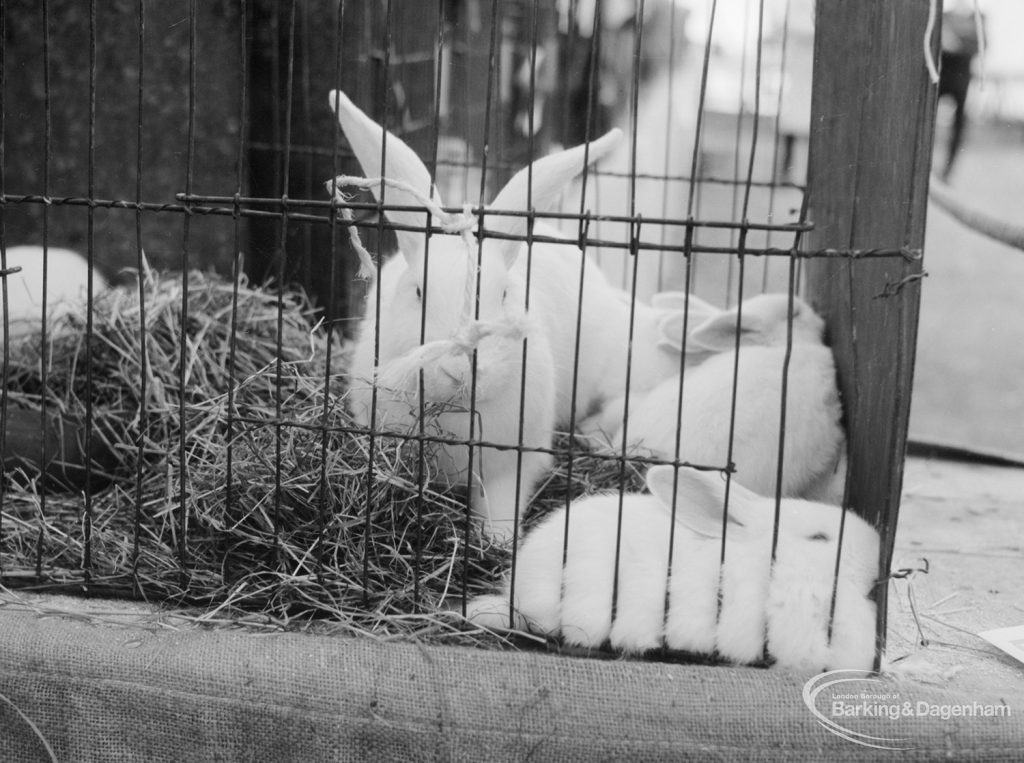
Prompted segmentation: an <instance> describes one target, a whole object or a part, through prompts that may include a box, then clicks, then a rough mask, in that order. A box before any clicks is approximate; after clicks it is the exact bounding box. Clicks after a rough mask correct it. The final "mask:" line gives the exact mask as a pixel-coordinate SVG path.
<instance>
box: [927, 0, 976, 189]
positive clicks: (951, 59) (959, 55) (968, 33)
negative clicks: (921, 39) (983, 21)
mask: <svg viewBox="0 0 1024 763" xmlns="http://www.w3.org/2000/svg"><path fill="white" fill-rule="evenodd" d="M980 47H981V42H980V40H979V21H978V19H977V18H976V17H975V8H974V4H973V3H972V2H968V1H967V0H959V1H958V2H956V3H954V4H953V7H951V8H950V9H948V10H947V11H945V12H944V13H943V14H942V60H941V67H940V69H939V96H938V97H939V99H940V100H941V99H942V98H944V97H946V96H948V97H950V98H952V99H953V124H952V126H951V128H950V131H949V138H948V140H947V142H946V157H945V161H944V163H943V166H942V173H941V176H942V179H943V181H946V182H948V181H949V176H950V174H951V173H952V172H953V165H954V163H955V162H956V157H957V153H958V152H959V151H960V145H961V144H962V143H963V139H964V130H965V128H966V126H967V91H968V89H969V88H970V85H971V77H972V67H973V64H974V58H975V56H977V55H978V50H979V49H980Z"/></svg>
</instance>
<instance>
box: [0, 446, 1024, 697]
mask: <svg viewBox="0 0 1024 763" xmlns="http://www.w3.org/2000/svg"><path fill="white" fill-rule="evenodd" d="M1022 493H1024V469H1015V468H1003V467H994V466H983V465H977V464H965V463H957V462H952V461H943V460H933V459H926V458H911V459H908V461H907V465H906V471H905V476H904V499H903V504H902V508H901V514H900V524H899V530H898V532H897V537H896V552H895V555H894V558H893V569H894V570H900V569H907V570H917V572H914V573H912V574H911V575H909V576H908V577H906V578H904V579H900V580H897V581H895V582H894V583H893V584H892V586H891V587H890V594H889V597H890V598H889V606H890V610H889V633H888V649H887V660H888V664H889V665H890V666H891V668H892V669H893V670H894V672H896V673H897V674H899V675H901V676H902V677H905V678H907V679H910V680H916V681H920V682H925V683H930V684H937V685H941V686H942V687H944V688H945V689H948V690H951V691H955V692H957V693H958V694H964V695H968V696H969V695H971V694H975V693H981V694H984V695H989V694H992V693H993V692H996V693H998V692H1006V693H1009V694H1010V695H1014V696H1022V697H1024V664H1022V663H1019V662H1017V661H1015V660H1014V659H1013V658H1012V657H1010V656H1009V655H1006V654H1004V653H1003V652H1001V651H999V650H998V649H997V648H996V647H994V646H992V645H991V644H989V643H988V642H986V641H984V640H983V639H981V638H980V637H978V636H977V633H979V632H980V631H985V630H989V629H995V628H1004V627H1010V626H1015V625H1024V565H1022V564H1021V561H1022V559H1024V547H1022V539H1024V511H1022V507H1021V504H1020V502H1019V496H1020V495H1021V494H1022ZM923 560H927V563H925V562H924V561H923ZM925 567H927V572H926V573H925V572H922V571H921V570H922V569H923V568H925ZM4 610H7V611H12V610H29V611H35V612H36V613H37V614H39V615H40V616H42V617H65V616H66V617H71V618H75V619H78V620H82V621H87V622H94V623H97V624H101V625H104V624H106V625H117V626H122V625H126V624H132V623H134V624H138V623H139V622H140V621H141V622H143V623H149V624H152V625H154V626H159V627H166V628H175V629H187V628H189V627H191V623H193V622H195V620H193V619H192V618H190V617H187V616H180V615H181V612H176V613H171V614H168V613H167V612H165V611H162V610H160V609H159V608H156V607H150V606H148V605H145V604H139V603H131V602H124V601H111V600H103V599H82V598H76V597H73V596H56V595H42V594H31V593H26V592H19V591H14V592H11V591H6V590H2V591H0V615H2V613H3V611H4ZM202 622H203V623H204V625H206V626H209V625H211V624H212V625H213V626H215V627H216V626H224V627H232V628H234V627H245V628H248V629H254V630H267V631H272V630H275V629H276V627H275V626H273V625H272V624H268V623H264V622H262V621H261V620H260V619H259V618H252V619H250V620H247V621H244V622H237V621H232V620H230V619H229V618H227V617H225V618H223V619H219V618H217V617H212V618H211V617H204V618H203V620H202ZM1022 710H1024V708H1022Z"/></svg>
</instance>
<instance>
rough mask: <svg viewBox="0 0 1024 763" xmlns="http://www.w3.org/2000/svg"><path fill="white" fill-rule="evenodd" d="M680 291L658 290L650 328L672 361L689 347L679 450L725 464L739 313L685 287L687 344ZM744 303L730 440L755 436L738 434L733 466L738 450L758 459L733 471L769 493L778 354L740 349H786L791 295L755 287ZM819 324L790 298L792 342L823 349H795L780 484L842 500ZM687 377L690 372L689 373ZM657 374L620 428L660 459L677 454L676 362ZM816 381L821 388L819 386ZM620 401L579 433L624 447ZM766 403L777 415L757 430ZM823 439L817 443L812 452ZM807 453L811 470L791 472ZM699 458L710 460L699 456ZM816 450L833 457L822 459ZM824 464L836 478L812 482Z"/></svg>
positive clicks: (827, 359)
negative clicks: (755, 291) (733, 435)
mask: <svg viewBox="0 0 1024 763" xmlns="http://www.w3.org/2000/svg"><path fill="white" fill-rule="evenodd" d="M685 297H686V295H685V293H683V292H663V293H661V294H658V295H656V296H655V297H654V298H653V299H652V304H653V305H654V306H655V307H656V309H658V311H659V315H660V317H659V318H658V329H657V332H658V335H659V337H660V338H659V341H658V345H659V348H660V349H662V350H665V351H666V352H671V351H672V350H675V354H674V356H673V357H675V358H677V359H678V357H679V355H678V353H679V351H681V350H683V349H685V351H686V363H685V369H686V370H685V373H686V377H685V381H684V384H683V388H684V394H685V397H684V412H683V418H684V419H685V420H687V421H686V423H684V429H683V435H684V445H683V448H682V453H683V454H684V455H682V456H681V457H682V458H683V459H684V460H689V461H691V462H692V463H705V464H712V463H714V464H716V465H720V466H724V465H725V455H726V444H727V442H728V440H727V436H728V428H727V427H728V420H729V419H728V416H729V410H730V407H731V395H732V358H733V357H734V355H733V353H732V351H733V350H735V347H736V331H737V320H738V318H739V317H740V313H739V311H738V310H737V308H735V307H734V308H732V309H730V310H720V309H718V308H716V307H713V306H712V305H710V304H708V303H706V302H703V301H702V300H700V299H698V298H696V297H694V296H693V295H690V297H689V316H690V317H689V319H688V321H687V322H686V323H685V326H686V328H687V339H686V343H685V348H684V345H683V341H682V336H683V327H684V313H683V309H684V306H685V302H684V299H685ZM742 307H743V310H742V323H741V325H740V328H739V338H740V345H741V347H743V350H741V352H740V359H741V374H740V389H739V390H738V393H737V394H738V400H740V401H741V402H738V410H737V420H738V421H742V422H743V425H742V426H740V427H739V428H738V430H737V432H738V434H737V439H738V438H739V437H740V433H743V432H747V431H749V432H750V434H749V437H750V438H752V439H748V440H745V441H743V442H742V443H741V444H740V447H739V448H738V449H737V451H736V452H734V454H733V455H734V460H735V461H736V463H737V465H740V464H741V461H740V460H738V458H740V457H742V458H743V459H744V460H745V461H751V459H754V458H755V456H757V454H760V456H759V457H758V458H757V460H756V461H751V462H750V463H746V464H744V465H743V469H741V471H743V475H742V476H738V478H739V480H740V482H742V483H743V484H744V485H746V486H747V487H749V488H751V489H753V490H755V491H756V492H759V493H764V494H770V495H774V485H775V481H774V479H770V480H769V479H768V477H767V476H766V472H767V470H771V473H772V474H774V469H775V460H774V458H775V456H774V454H776V453H777V452H778V448H777V442H778V420H777V419H778V414H777V412H778V410H779V406H780V403H781V399H782V387H781V385H782V363H783V360H784V354H778V353H762V352H760V351H757V352H754V353H753V354H752V355H750V356H748V357H745V355H744V353H745V352H746V351H747V350H746V348H747V347H750V346H758V345H763V346H768V347H783V348H784V347H785V345H786V339H787V323H788V315H789V295H787V294H760V295H758V296H755V297H751V298H749V299H746V300H744V301H743V304H742ZM824 329H825V322H824V321H823V320H822V318H821V317H820V316H819V315H818V314H817V313H816V312H814V310H813V309H812V308H811V307H810V306H809V305H808V304H807V303H806V302H804V301H803V300H801V299H800V298H798V297H794V298H793V331H792V335H793V344H794V347H795V346H797V345H810V346H813V347H818V348H821V350H824V352H822V351H821V350H814V349H811V350H807V349H804V348H801V349H799V350H796V352H795V353H794V358H793V360H792V361H791V363H790V370H789V390H790V391H789V395H788V396H787V400H788V401H789V405H790V406H791V407H792V406H799V411H798V412H797V418H796V420H795V422H794V421H790V418H792V417H793V416H794V414H792V413H791V414H789V415H788V416H787V430H789V428H790V427H791V426H796V427H797V428H796V430H795V433H794V431H793V430H789V431H790V434H789V435H788V436H787V450H788V451H789V452H787V457H786V463H787V469H786V474H785V478H786V481H784V488H785V494H786V495H794V496H799V497H804V498H814V499H816V500H827V501H829V502H832V503H839V502H840V500H841V498H842V487H843V484H842V483H843V481H844V479H845V474H846V472H845V468H843V469H842V471H841V473H840V472H839V471H838V470H836V469H835V468H834V467H835V466H836V463H837V461H838V460H839V459H840V454H841V453H845V439H844V435H843V432H842V428H841V426H840V424H839V418H840V415H841V410H840V406H839V393H838V390H837V388H836V382H835V371H834V366H833V362H832V356H831V354H830V353H828V351H827V348H826V347H825V345H824V341H823V335H824ZM723 353H727V355H728V360H722V359H721V358H717V359H716V356H720V355H722V354H723ZM712 360H714V362H712V363H711V367H710V368H709V369H707V370H701V371H697V370H696V369H697V368H698V367H700V366H701V365H702V364H705V363H708V362H709V361H712ZM694 377H696V380H695V381H691V380H692V379H693V378H694ZM661 378H662V379H663V381H661V382H660V383H659V384H658V385H657V386H656V387H655V388H654V389H653V390H651V391H649V392H647V393H646V394H644V393H641V394H634V395H632V396H631V397H630V401H629V410H628V418H629V421H628V423H627V426H626V432H627V438H628V442H629V443H630V444H633V445H642V446H644V447H646V448H648V449H649V450H651V451H654V452H655V453H656V454H657V455H659V456H661V457H663V458H668V459H672V458H674V457H675V445H674V443H675V430H676V424H677V418H676V412H677V410H678V400H679V365H678V360H676V368H675V373H674V376H673V377H671V378H669V377H667V376H662V377H661ZM817 384H822V385H823V386H822V387H821V388H817V387H816V386H815V385H817ZM758 385H765V388H764V389H761V388H760V387H759V386H758ZM624 405H625V400H624V398H619V399H616V400H612V401H609V402H608V403H607V404H606V405H605V406H604V408H603V409H602V411H601V413H600V414H598V415H596V416H593V417H591V419H589V420H588V422H587V429H586V434H588V435H591V436H592V437H594V438H595V439H596V440H597V442H598V443H599V444H603V443H604V442H605V441H609V442H610V443H611V444H612V445H613V446H614V447H616V448H621V445H622V428H623V418H624V412H623V406H624ZM696 408H699V409H700V410H699V411H697V410H695V409H696ZM773 411H774V412H776V418H775V419H774V420H773V421H772V422H770V423H771V424H773V425H774V428H771V427H769V428H767V429H764V430H761V429H758V427H759V426H760V420H761V418H762V416H763V415H764V414H768V413H770V412H773ZM694 417H696V418H694ZM801 423H806V425H807V426H808V427H810V429H809V430H807V431H804V430H801V429H800V428H799V426H797V425H799V424H801ZM609 434H611V436H609ZM806 435H809V436H810V442H809V443H808V444H807V446H806V447H803V448H802V449H801V445H800V443H797V445H796V447H797V448H798V449H797V450H791V448H792V447H793V445H791V444H790V443H791V441H793V439H794V438H795V437H800V438H804V439H806V437H805V436H806ZM773 437H774V439H772V438H773ZM698 438H699V439H698ZM821 447H824V450H822V451H819V450H818V448H821ZM806 457H810V458H811V459H812V463H811V464H809V465H808V466H807V467H806V468H807V469H810V470H811V471H812V474H811V475H806V474H794V473H792V470H793V468H800V467H799V464H802V463H804V462H803V459H805V458H806ZM702 458H715V459H717V460H715V461H702V460H700V459H702ZM823 458H824V459H828V458H830V459H831V460H830V461H828V462H827V463H825V462H824V461H822V462H821V463H819V460H820V459H823ZM843 467H845V462H844V463H843ZM830 470H831V471H830ZM826 472H829V476H830V477H831V476H832V472H834V473H835V474H837V475H838V476H836V477H834V478H833V479H830V480H829V481H828V482H827V484H826V483H824V482H819V480H826V479H827V478H826V476H825V474H826ZM765 491H767V492H765ZM794 491H795V492H794Z"/></svg>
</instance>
